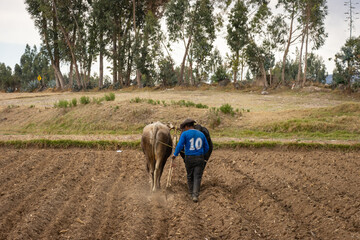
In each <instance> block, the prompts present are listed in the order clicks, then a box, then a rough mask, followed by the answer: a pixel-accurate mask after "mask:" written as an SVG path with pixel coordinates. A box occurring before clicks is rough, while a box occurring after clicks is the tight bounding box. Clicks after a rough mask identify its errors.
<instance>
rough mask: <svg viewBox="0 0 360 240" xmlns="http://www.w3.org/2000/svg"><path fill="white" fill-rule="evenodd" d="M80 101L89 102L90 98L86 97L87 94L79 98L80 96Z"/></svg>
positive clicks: (82, 102)
mask: <svg viewBox="0 0 360 240" xmlns="http://www.w3.org/2000/svg"><path fill="white" fill-rule="evenodd" d="M80 103H81V104H84V105H85V104H89V103H90V98H89V97H87V96H82V97H81V98H80Z"/></svg>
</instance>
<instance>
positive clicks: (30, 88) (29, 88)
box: [24, 80, 39, 92]
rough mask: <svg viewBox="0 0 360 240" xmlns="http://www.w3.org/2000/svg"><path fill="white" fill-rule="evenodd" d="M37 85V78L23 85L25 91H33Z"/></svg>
mask: <svg viewBox="0 0 360 240" xmlns="http://www.w3.org/2000/svg"><path fill="white" fill-rule="evenodd" d="M38 87H39V81H38V80H32V81H30V82H28V84H27V85H26V87H25V89H24V90H25V91H26V92H33V91H34V90H35V89H37V88H38Z"/></svg>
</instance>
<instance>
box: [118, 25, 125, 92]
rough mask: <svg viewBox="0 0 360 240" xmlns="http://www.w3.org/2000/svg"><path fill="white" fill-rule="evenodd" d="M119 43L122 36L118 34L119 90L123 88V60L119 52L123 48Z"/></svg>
mask: <svg viewBox="0 0 360 240" xmlns="http://www.w3.org/2000/svg"><path fill="white" fill-rule="evenodd" d="M119 27H120V23H119ZM121 41H122V36H121V34H120V33H119V36H118V49H119V52H118V81H119V83H120V88H122V87H123V78H124V77H123V68H124V60H123V57H122V52H121V51H123V50H124V47H122V45H121Z"/></svg>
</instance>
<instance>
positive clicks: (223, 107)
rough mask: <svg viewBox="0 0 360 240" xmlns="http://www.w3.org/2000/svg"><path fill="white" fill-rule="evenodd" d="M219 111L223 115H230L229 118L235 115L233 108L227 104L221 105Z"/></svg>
mask: <svg viewBox="0 0 360 240" xmlns="http://www.w3.org/2000/svg"><path fill="white" fill-rule="evenodd" d="M219 110H220V111H221V112H222V113H224V114H230V115H231V116H234V115H235V112H234V109H233V107H232V106H231V105H230V104H228V103H226V104H223V105H221V107H219Z"/></svg>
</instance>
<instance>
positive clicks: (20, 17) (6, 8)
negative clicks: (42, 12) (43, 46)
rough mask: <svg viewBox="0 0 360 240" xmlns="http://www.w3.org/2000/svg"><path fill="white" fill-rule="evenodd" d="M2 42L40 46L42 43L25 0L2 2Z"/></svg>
mask: <svg viewBox="0 0 360 240" xmlns="http://www.w3.org/2000/svg"><path fill="white" fill-rule="evenodd" d="M0 32H1V34H0V42H2V43H11V44H27V43H28V44H30V45H34V44H36V45H39V44H40V43H41V40H40V36H39V33H38V31H37V30H36V29H35V26H34V22H33V20H32V19H31V18H30V15H29V14H28V13H27V11H26V9H25V4H24V1H23V0H1V1H0Z"/></svg>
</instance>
